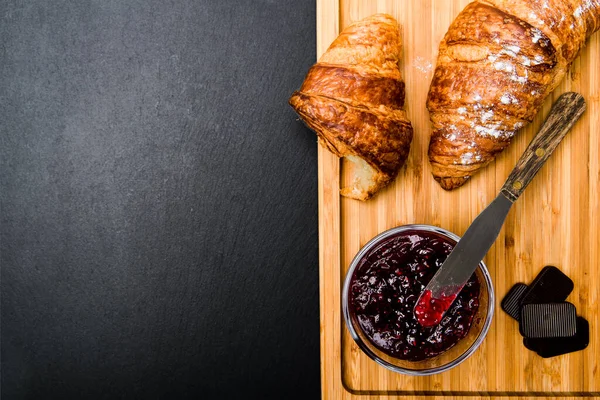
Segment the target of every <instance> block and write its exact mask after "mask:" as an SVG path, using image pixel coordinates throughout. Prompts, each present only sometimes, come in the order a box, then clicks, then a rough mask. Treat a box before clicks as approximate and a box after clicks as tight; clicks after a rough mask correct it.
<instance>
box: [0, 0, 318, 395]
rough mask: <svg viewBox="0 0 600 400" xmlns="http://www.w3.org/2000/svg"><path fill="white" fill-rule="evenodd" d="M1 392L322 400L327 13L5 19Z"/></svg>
mask: <svg viewBox="0 0 600 400" xmlns="http://www.w3.org/2000/svg"><path fill="white" fill-rule="evenodd" d="M0 37H2V43H1V45H0V51H1V54H0V67H1V68H0V71H1V74H0V112H1V118H0V158H1V160H0V162H1V178H0V179H1V182H0V183H1V190H0V200H1V254H0V256H1V258H0V261H1V267H2V271H1V272H2V275H1V285H2V286H1V302H2V303H1V306H2V309H1V312H2V316H1V323H2V341H1V357H2V369H1V372H2V383H1V391H2V398H3V399H48V398H56V399H83V398H85V399H101V398H102V399H118V398H139V399H158V398H165V399H167V398H168V399H188V398H189V399H191V398H242V396H243V397H244V398H286V399H289V398H302V399H305V398H318V397H319V394H320V382H319V313H318V290H319V289H318V288H319V284H318V249H317V223H318V222H317V190H316V189H317V188H316V185H317V157H316V151H317V147H316V138H315V137H314V135H313V134H312V133H310V132H309V131H308V130H307V129H306V128H305V127H304V126H303V125H302V124H301V123H300V122H298V121H297V118H296V116H295V114H294V113H293V111H292V110H291V109H290V108H289V106H288V105H287V98H288V97H289V95H290V94H291V93H292V91H293V90H295V89H296V88H298V87H299V85H300V83H301V82H302V79H303V77H304V74H305V72H306V71H307V70H308V68H309V67H310V65H311V64H312V63H313V62H314V59H315V4H314V2H312V1H309V2H297V1H290V0H285V1H244V2H240V1H206V0H204V1H196V0H167V1H162V0H161V1H158V0H150V1H140V0H131V1H115V0H108V1H89V0H84V1H72V0H71V1H65V0H57V1H42V0H32V1H29V2H21V1H16V0H8V1H4V2H2V3H1V4H0Z"/></svg>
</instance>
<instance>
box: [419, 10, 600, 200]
mask: <svg viewBox="0 0 600 400" xmlns="http://www.w3.org/2000/svg"><path fill="white" fill-rule="evenodd" d="M599 28H600V0H586V1H569V0H543V1H542V0H529V1H524V0H520V1H519V0H511V1H509V0H489V1H485V0H481V1H475V2H473V3H470V4H469V5H467V7H465V9H464V10H463V11H462V12H461V13H460V14H459V15H458V16H457V17H456V19H455V20H454V21H453V23H452V24H451V26H450V28H449V29H448V32H447V33H446V35H445V37H444V39H443V40H442V43H441V44H440V48H439V54H438V60H437V65H436V69H435V72H434V76H433V79H432V82H431V86H430V89H429V94H428V98H427V108H428V110H429V113H430V119H431V122H432V125H433V133H432V137H431V141H430V145H429V160H430V163H431V166H432V172H433V175H434V178H435V179H436V180H437V181H438V182H439V183H440V185H441V186H442V187H443V188H444V189H454V188H456V187H459V186H461V185H462V184H464V183H465V182H466V181H467V180H468V179H469V177H471V176H472V175H473V174H474V173H475V172H476V171H477V170H479V169H480V168H482V167H484V166H485V165H487V164H488V163H490V162H491V161H492V160H494V158H495V156H496V154H498V153H499V152H501V151H502V150H504V149H505V148H506V147H507V146H508V145H509V144H510V141H511V139H512V137H513V136H514V134H515V132H516V131H517V130H519V129H520V128H522V127H523V126H525V125H526V124H528V123H529V122H531V121H532V120H533V118H534V116H535V115H536V114H537V112H538V111H539V109H540V108H541V106H542V104H543V101H544V99H545V98H546V97H547V96H548V95H549V94H550V93H551V92H552V91H553V90H554V89H555V88H556V86H557V85H558V84H559V82H560V81H561V80H562V78H563V77H564V75H565V73H566V71H567V69H568V67H569V65H570V64H571V63H572V61H573V59H574V58H575V57H576V55H577V53H578V52H579V50H580V49H581V48H582V47H583V46H584V44H585V40H586V39H587V38H588V37H589V36H590V35H591V34H592V33H593V32H595V31H596V30H598V29H599Z"/></svg>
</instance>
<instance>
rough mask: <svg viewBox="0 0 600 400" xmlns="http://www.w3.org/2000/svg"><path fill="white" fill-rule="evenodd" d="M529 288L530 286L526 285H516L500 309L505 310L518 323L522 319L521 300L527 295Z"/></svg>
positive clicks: (503, 300)
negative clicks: (524, 294)
mask: <svg viewBox="0 0 600 400" xmlns="http://www.w3.org/2000/svg"><path fill="white" fill-rule="evenodd" d="M527 288H528V286H527V285H526V284H524V283H521V282H519V283H516V284H515V285H514V286H513V287H512V288H510V290H509V291H508V293H506V296H504V298H503V299H502V302H501V303H500V307H501V308H502V309H503V310H504V312H506V313H507V314H508V315H510V316H511V317H513V318H514V319H516V320H517V321H519V320H520V319H521V298H522V297H523V293H525V291H526V290H527Z"/></svg>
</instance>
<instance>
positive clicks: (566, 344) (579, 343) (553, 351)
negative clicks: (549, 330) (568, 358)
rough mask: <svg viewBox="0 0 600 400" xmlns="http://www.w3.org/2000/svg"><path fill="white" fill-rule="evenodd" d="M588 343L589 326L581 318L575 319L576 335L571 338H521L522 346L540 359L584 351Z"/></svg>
mask: <svg viewBox="0 0 600 400" xmlns="http://www.w3.org/2000/svg"><path fill="white" fill-rule="evenodd" d="M589 343H590V325H589V324H588V322H587V320H586V319H585V318H583V317H577V333H576V334H575V336H573V337H567V338H564V337H559V338H541V339H532V338H523V344H524V345H525V347H527V348H528V349H529V350H532V351H535V352H536V353H537V354H539V355H540V356H541V357H544V358H549V357H556V356H560V355H563V354H568V353H573V352H575V351H580V350H583V349H585V348H586V347H587V346H588V344H589Z"/></svg>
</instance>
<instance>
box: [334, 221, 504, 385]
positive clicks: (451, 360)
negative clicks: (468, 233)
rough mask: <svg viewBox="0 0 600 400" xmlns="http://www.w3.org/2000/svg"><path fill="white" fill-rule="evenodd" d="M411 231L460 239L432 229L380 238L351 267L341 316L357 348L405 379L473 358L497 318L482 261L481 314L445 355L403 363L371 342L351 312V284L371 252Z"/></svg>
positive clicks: (479, 274) (421, 227) (411, 227)
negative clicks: (493, 318)
mask: <svg viewBox="0 0 600 400" xmlns="http://www.w3.org/2000/svg"><path fill="white" fill-rule="evenodd" d="M408 231H417V233H418V232H422V233H424V234H428V235H438V236H441V237H443V238H445V239H446V240H447V241H448V242H450V243H452V244H453V245H455V244H456V243H457V242H458V240H459V239H460V237H459V236H457V235H455V234H453V233H452V232H449V231H447V230H445V229H442V228H438V227H435V226H431V225H402V226H399V227H396V228H392V229H390V230H387V231H385V232H383V233H381V234H379V235H377V236H376V237H375V238H373V239H372V240H371V241H369V242H368V243H367V244H366V245H365V246H364V247H363V248H362V249H361V250H360V251H359V252H358V254H357V255H356V256H355V257H354V259H353V260H352V263H351V264H350V268H349V270H348V273H347V274H346V278H345V281H344V287H343V291H342V312H343V314H344V320H345V321H346V326H347V327H348V330H349V331H350V335H351V336H352V338H353V339H354V341H355V342H356V344H357V345H358V347H359V348H360V349H361V350H362V351H363V352H364V353H365V354H367V355H368V356H369V357H370V358H371V359H373V360H374V361H375V362H377V363H378V364H380V365H382V366H383V367H385V368H387V369H389V370H392V371H395V372H399V373H402V374H406V375H433V374H437V373H440V372H444V371H447V370H449V369H451V368H453V367H456V366H457V365H458V364H460V363H461V362H463V361H464V360H466V359H467V358H468V357H469V356H470V355H471V354H473V353H474V352H475V350H477V348H478V347H479V345H481V343H482V342H483V339H484V338H485V336H486V334H487V332H488V330H489V328H490V324H491V322H492V316H493V314H494V288H493V286H492V280H491V278H490V274H489V272H488V270H487V267H486V266H485V264H484V263H483V261H482V262H481V263H480V264H479V266H478V268H477V269H476V270H475V274H476V276H477V279H478V280H479V284H480V292H479V307H478V310H477V312H476V314H475V316H474V318H473V322H472V324H471V327H470V328H469V331H468V333H467V335H466V336H465V337H463V338H462V339H460V340H459V341H458V343H456V344H455V345H454V346H453V347H451V348H450V349H448V350H446V351H445V352H443V353H441V354H439V355H437V356H435V357H432V358H426V359H424V360H421V361H407V360H402V359H399V358H396V357H392V356H390V355H388V354H386V353H384V352H383V351H381V350H380V349H378V348H377V347H376V346H375V345H374V344H373V343H372V342H371V340H370V339H369V338H368V337H367V335H365V333H364V332H363V330H362V328H361V326H360V324H359V323H358V320H357V318H356V316H355V315H354V314H353V312H352V311H351V307H350V304H349V301H350V293H349V290H350V284H351V280H352V277H353V275H354V273H355V271H356V269H357V266H358V265H359V263H360V261H361V260H362V259H363V258H364V257H366V256H367V255H368V254H369V252H370V251H371V250H373V249H374V248H377V247H378V246H379V245H381V244H382V243H384V242H385V241H386V240H387V239H388V238H390V237H393V236H396V235H397V234H400V233H403V232H408Z"/></svg>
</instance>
